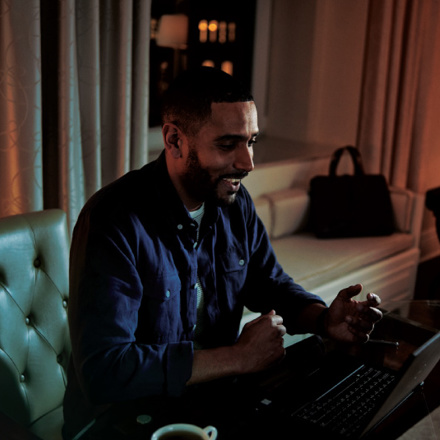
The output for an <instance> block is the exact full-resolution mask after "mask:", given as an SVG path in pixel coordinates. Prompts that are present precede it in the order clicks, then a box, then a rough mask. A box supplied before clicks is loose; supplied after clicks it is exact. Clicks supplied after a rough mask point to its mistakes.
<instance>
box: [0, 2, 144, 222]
mask: <svg viewBox="0 0 440 440" xmlns="http://www.w3.org/2000/svg"><path fill="white" fill-rule="evenodd" d="M150 9H151V0H137V1H136V0H124V1H117V0H58V1H54V0H0V217H1V216H7V215H13V214H19V213H23V212H29V211H36V210H41V209H47V208H61V209H63V210H64V211H66V213H67V215H68V222H69V227H70V230H72V229H73V225H74V223H75V221H76V218H77V216H78V213H79V211H80V209H81V208H82V206H83V204H84V203H85V201H86V200H87V199H88V198H89V197H90V196H91V195H92V194H93V193H94V192H96V191H97V190H98V189H99V188H101V187H102V186H103V185H105V184H107V183H109V182H111V181H112V180H114V179H116V178H117V177H120V176H121V175H122V174H124V173H126V172H127V171H129V170H131V169H134V168H139V167H140V166H142V165H143V164H145V163H146V162H147V157H148V145H147V130H148V81H149V70H148V61H149V45H150Z"/></svg>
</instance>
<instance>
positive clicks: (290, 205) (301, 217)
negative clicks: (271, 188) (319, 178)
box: [266, 188, 309, 239]
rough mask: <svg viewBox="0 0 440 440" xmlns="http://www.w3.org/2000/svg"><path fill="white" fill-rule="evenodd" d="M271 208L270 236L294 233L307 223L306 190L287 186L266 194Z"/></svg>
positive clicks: (307, 203)
mask: <svg viewBox="0 0 440 440" xmlns="http://www.w3.org/2000/svg"><path fill="white" fill-rule="evenodd" d="M266 197H267V198H268V199H269V202H270V205H271V208H272V231H271V237H272V238H274V239H276V238H280V237H284V236H286V235H290V234H294V233H296V232H298V231H300V230H302V229H303V228H304V227H305V225H306V224H307V216H308V212H309V196H308V194H307V191H306V190H303V189H299V188H288V189H283V190H280V191H275V192H272V193H270V194H267V195H266Z"/></svg>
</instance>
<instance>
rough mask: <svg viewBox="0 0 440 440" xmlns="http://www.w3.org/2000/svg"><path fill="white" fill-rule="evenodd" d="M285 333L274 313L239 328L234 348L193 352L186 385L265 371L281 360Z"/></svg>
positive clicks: (280, 321)
mask: <svg viewBox="0 0 440 440" xmlns="http://www.w3.org/2000/svg"><path fill="white" fill-rule="evenodd" d="M285 333H286V328H285V327H284V325H283V318H282V317H281V316H279V315H277V314H276V313H275V311H274V310H272V311H270V312H269V313H267V314H266V315H262V316H260V317H259V318H257V319H254V320H253V321H251V322H249V323H247V324H246V325H245V326H244V327H243V331H242V332H241V335H240V337H239V338H238V341H237V342H236V343H235V344H234V345H232V346H227V347H217V348H211V349H206V350H195V351H194V359H193V369H192V374H191V377H190V378H189V380H188V382H187V384H188V385H192V384H196V383H201V382H206V381H209V380H214V379H218V378H221V377H226V376H231V375H237V374H244V373H256V372H257V371H262V370H265V369H266V368H268V367H270V366H271V365H274V364H276V363H277V362H279V361H281V359H283V357H284V355H285V353H286V352H285V350H284V347H283V342H284V340H283V336H284V335H285Z"/></svg>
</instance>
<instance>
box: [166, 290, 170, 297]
mask: <svg viewBox="0 0 440 440" xmlns="http://www.w3.org/2000/svg"><path fill="white" fill-rule="evenodd" d="M165 296H166V297H167V298H169V297H170V296H171V292H170V291H169V290H167V291H166V292H165Z"/></svg>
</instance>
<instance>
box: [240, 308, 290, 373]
mask: <svg viewBox="0 0 440 440" xmlns="http://www.w3.org/2000/svg"><path fill="white" fill-rule="evenodd" d="M285 334H286V327H284V325H283V318H282V317H281V316H279V315H277V314H276V312H275V310H271V311H270V312H269V313H267V314H266V315H261V316H260V317H258V318H256V319H254V320H253V321H251V322H249V323H247V324H246V325H245V326H244V327H243V331H242V332H241V335H240V337H239V339H238V341H237V343H236V344H235V345H234V350H235V352H236V355H237V360H239V361H240V369H241V372H242V373H255V372H257V371H262V370H265V369H266V368H268V367H270V366H272V365H274V364H276V363H277V362H279V361H280V360H282V359H283V357H284V356H285V353H286V351H285V349H284V346H283V343H284V340H283V336H284V335H285Z"/></svg>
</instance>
